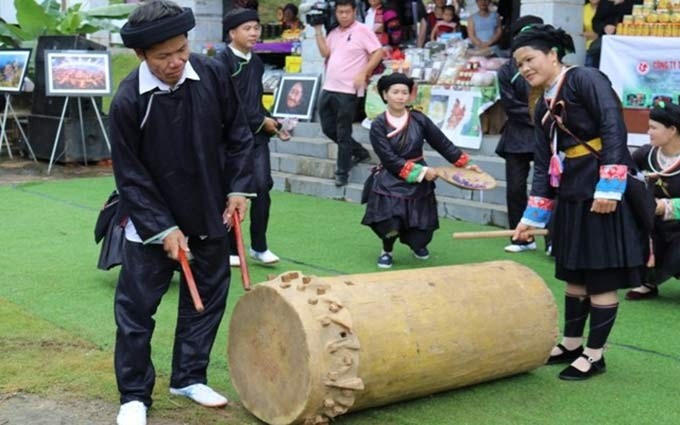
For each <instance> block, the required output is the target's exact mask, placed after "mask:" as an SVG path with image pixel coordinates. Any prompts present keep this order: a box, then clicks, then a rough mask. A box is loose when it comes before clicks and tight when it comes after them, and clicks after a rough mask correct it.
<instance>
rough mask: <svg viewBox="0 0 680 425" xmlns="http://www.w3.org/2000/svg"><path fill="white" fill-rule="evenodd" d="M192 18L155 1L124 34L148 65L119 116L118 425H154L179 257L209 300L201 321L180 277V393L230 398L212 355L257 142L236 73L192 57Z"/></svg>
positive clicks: (201, 399) (115, 115)
mask: <svg viewBox="0 0 680 425" xmlns="http://www.w3.org/2000/svg"><path fill="white" fill-rule="evenodd" d="M194 25H195V20H194V15H193V13H192V11H191V9H188V8H186V9H183V8H181V7H179V6H178V5H177V4H175V3H173V2H171V1H168V0H156V1H150V2H145V3H143V4H141V5H140V6H139V7H138V8H137V9H135V10H134V11H133V12H132V13H131V14H130V17H129V19H128V22H127V23H126V24H125V25H124V26H123V28H122V29H121V31H120V33H121V37H122V39H123V43H124V44H125V46H126V47H129V48H132V49H134V50H135V53H136V54H137V56H138V57H139V59H140V60H141V61H142V62H141V64H140V66H139V68H138V69H136V70H134V71H132V72H131V73H130V74H129V75H128V76H127V77H126V78H125V79H123V81H122V82H121V83H120V86H119V88H118V92H117V93H116V96H115V97H114V99H113V101H112V103H111V108H110V115H109V117H110V120H109V123H110V135H111V153H112V158H113V164H114V166H113V171H114V176H115V178H116V186H117V189H118V192H119V193H120V211H121V216H122V217H126V220H127V225H126V228H125V239H126V240H125V243H124V247H123V253H122V267H121V271H120V276H119V279H118V284H117V287H116V294H115V301H114V309H115V311H114V315H115V319H116V325H117V331H116V346H115V359H114V363H115V371H116V380H117V383H118V390H119V392H120V403H121V406H120V410H119V413H118V416H117V418H116V422H117V424H118V425H145V424H146V413H147V409H148V407H149V406H150V405H151V403H152V398H151V395H152V393H153V387H154V384H155V378H156V374H155V369H154V366H153V363H152V361H151V337H152V335H153V330H154V327H155V321H154V318H153V316H154V314H155V313H156V309H157V308H158V305H159V304H160V302H161V298H162V297H163V295H164V294H165V293H166V292H167V291H168V288H169V286H170V281H171V278H172V275H173V273H174V272H175V270H176V268H177V259H178V258H179V255H180V254H179V253H180V251H182V252H184V253H186V255H188V254H189V253H190V254H191V255H192V256H193V258H194V261H193V265H192V269H193V274H194V277H195V279H196V286H197V288H198V292H199V293H200V296H201V298H202V301H203V305H204V308H205V309H204V311H203V312H200V313H199V312H197V311H196V310H195V309H194V305H193V303H192V300H191V296H190V294H189V290H188V289H187V285H186V282H185V281H184V279H183V278H182V282H181V284H180V286H179V307H178V312H177V324H176V328H175V341H174V348H173V356H172V372H171V375H170V393H171V394H174V395H179V396H184V397H188V398H190V399H191V400H193V401H195V402H197V403H199V404H201V405H204V406H209V407H220V406H225V405H226V404H227V399H226V398H225V397H224V396H222V395H221V394H218V393H217V392H216V391H214V390H213V389H212V388H210V387H208V386H207V385H206V384H207V368H208V363H209V360H210V351H211V349H212V346H213V343H214V341H215V336H216V335H217V329H218V327H219V325H220V322H221V320H222V317H223V315H224V311H225V308H226V303H227V292H228V290H229V281H230V269H229V263H228V261H227V257H228V255H229V245H230V244H229V238H228V235H227V224H233V216H234V212H235V211H238V212H239V213H240V215H241V217H242V216H243V215H244V214H245V212H246V209H247V208H246V206H247V204H246V198H245V196H244V194H245V192H247V191H249V190H250V187H251V186H252V183H251V176H250V168H249V167H248V164H247V158H248V154H249V153H250V150H251V148H252V142H253V139H252V133H251V132H250V129H249V128H248V124H247V123H246V120H245V118H244V116H243V114H242V113H241V111H240V105H239V102H238V97H237V96H236V92H235V90H234V87H233V86H232V84H231V80H230V79H229V78H228V77H227V71H226V70H225V69H224V67H223V66H222V65H221V64H220V63H219V62H217V61H215V60H213V59H210V58H207V57H205V56H201V55H194V54H191V53H190V50H189V41H188V39H187V32H188V31H189V30H191V29H192V28H193V27H194Z"/></svg>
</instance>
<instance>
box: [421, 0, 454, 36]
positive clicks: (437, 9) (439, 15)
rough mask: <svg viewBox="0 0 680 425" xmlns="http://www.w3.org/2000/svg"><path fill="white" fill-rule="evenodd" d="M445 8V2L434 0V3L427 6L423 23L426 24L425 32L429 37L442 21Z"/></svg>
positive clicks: (443, 0) (444, 0)
mask: <svg viewBox="0 0 680 425" xmlns="http://www.w3.org/2000/svg"><path fill="white" fill-rule="evenodd" d="M445 6H446V0H434V2H432V3H430V4H429V5H428V8H427V9H426V12H427V14H426V15H425V21H426V22H427V28H426V30H425V33H426V34H428V35H431V34H432V30H433V29H434V26H435V25H437V22H438V21H441V20H442V19H444V7H445ZM456 14H457V13H456Z"/></svg>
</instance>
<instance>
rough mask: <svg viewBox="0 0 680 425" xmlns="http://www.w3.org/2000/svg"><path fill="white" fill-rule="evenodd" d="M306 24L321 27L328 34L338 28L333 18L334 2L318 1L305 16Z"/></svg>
mask: <svg viewBox="0 0 680 425" xmlns="http://www.w3.org/2000/svg"><path fill="white" fill-rule="evenodd" d="M305 20H306V21H307V24H309V25H311V26H313V27H314V26H317V25H323V26H324V27H325V28H326V32H327V33H328V32H329V31H330V30H332V29H333V28H335V27H337V26H338V22H337V19H336V18H335V1H318V2H316V3H314V4H313V5H312V7H311V8H310V9H309V12H308V13H307V14H306V15H305Z"/></svg>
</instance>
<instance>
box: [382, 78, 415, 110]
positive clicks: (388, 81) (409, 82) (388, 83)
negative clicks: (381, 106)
mask: <svg viewBox="0 0 680 425" xmlns="http://www.w3.org/2000/svg"><path fill="white" fill-rule="evenodd" d="M395 84H404V85H406V86H407V87H408V90H409V91H411V90H412V89H413V79H412V78H409V77H407V76H406V75H404V74H402V73H399V72H393V73H392V74H389V75H384V76H382V77H380V79H379V80H378V93H380V98H381V99H382V100H383V102H385V103H387V101H386V100H385V98H384V97H383V92H385V91H387V90H389V88H390V87H392V86H393V85H395Z"/></svg>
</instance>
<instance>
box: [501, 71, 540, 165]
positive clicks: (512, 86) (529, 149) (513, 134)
mask: <svg viewBox="0 0 680 425" xmlns="http://www.w3.org/2000/svg"><path fill="white" fill-rule="evenodd" d="M498 85H499V87H500V95H501V105H503V109H505V114H506V115H507V116H508V120H507V121H506V122H505V125H504V126H503V134H502V135H501V138H500V140H499V142H498V147H497V148H496V153H497V154H498V155H499V156H505V154H506V153H533V152H534V124H533V122H532V121H531V116H530V115H529V104H528V102H529V100H528V99H529V90H530V89H531V87H530V86H529V84H528V83H527V82H526V80H525V79H524V77H522V76H521V75H519V71H518V69H517V66H516V65H515V62H514V61H513V60H510V61H508V62H507V63H505V64H504V65H503V66H502V67H501V69H499V70H498Z"/></svg>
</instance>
